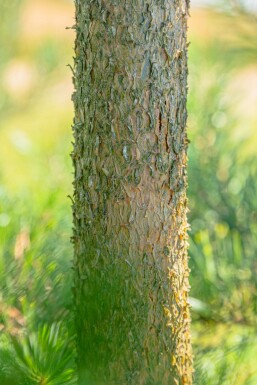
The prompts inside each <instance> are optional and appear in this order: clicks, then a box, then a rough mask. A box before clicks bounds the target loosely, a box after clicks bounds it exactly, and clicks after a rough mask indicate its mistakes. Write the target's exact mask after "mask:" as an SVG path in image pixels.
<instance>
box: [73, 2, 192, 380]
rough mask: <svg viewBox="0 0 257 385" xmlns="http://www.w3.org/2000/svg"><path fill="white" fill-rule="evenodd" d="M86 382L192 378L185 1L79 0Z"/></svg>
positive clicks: (78, 262)
mask: <svg viewBox="0 0 257 385" xmlns="http://www.w3.org/2000/svg"><path fill="white" fill-rule="evenodd" d="M75 5H76V25H75V28H76V42H75V72H74V86H75V92H74V95H73V101H74V107H75V118H74V126H73V132H74V149H73V154H72V158H73V163H74V169H75V177H74V204H73V217H74V234H73V242H74V271H75V303H76V322H77V331H78V341H77V342H78V368H79V377H80V384H83V385H96V384H97V385H123V384H124V385H129V384H131V385H182V384H183V385H190V384H192V354H191V344H190V330H189V327H190V315H189V304H188V291H189V283H188V276H189V269H188V255H187V246H188V245H187V227H188V225H187V218H186V214H187V199H186V187H187V177H186V162H187V155H186V152H187V136H186V120H187V112H186V98H187V40H186V30H187V11H188V3H187V2H186V1H185V0H124V1H121V0H93V1H90V0H76V1H75Z"/></svg>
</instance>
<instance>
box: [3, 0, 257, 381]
mask: <svg viewBox="0 0 257 385" xmlns="http://www.w3.org/2000/svg"><path fill="white" fill-rule="evenodd" d="M8 4H9V2H6V1H3V2H1V5H0V11H1V12H2V14H4V15H5V18H4V23H3V27H2V28H3V33H2V34H1V36H0V39H1V44H2V45H3V47H4V52H5V54H4V55H3V56H2V57H1V62H0V72H1V75H2V78H3V86H4V87H3V88H4V91H3V93H2V95H1V97H0V106H1V118H0V120H1V130H0V136H1V138H0V139H1V144H2V149H1V152H0V309H1V316H0V383H1V384H3V385H26V384H27V385H31V384H44V385H50V384H51V385H54V384H65V383H66V384H72V383H74V381H75V380H76V375H75V363H74V344H73V336H74V329H73V315H72V314H73V313H72V269H71V265H72V262H71V259H72V247H71V244H70V236H71V232H72V229H71V227H72V224H71V210H70V199H69V198H68V195H71V194H72V168H71V161H70V158H69V153H70V151H71V144H70V143H71V140H72V139H71V129H70V126H71V121H72V114H73V112H72V104H71V101H70V95H71V93H72V86H71V73H70V70H69V69H68V68H67V67H66V64H68V63H71V61H72V59H71V58H72V46H73V36H72V32H71V31H70V30H68V31H67V30H65V26H67V14H69V15H70V24H69V25H70V26H71V25H72V24H73V20H72V17H73V8H72V3H71V2H69V1H66V2H63V3H60V2H58V1H57V0H53V1H52V2H51V4H50V2H48V1H45V2H43V1H38V2H37V5H35V3H34V2H32V1H31V0H27V1H26V2H23V1H18V0H17V1H16V2H15V7H10V6H9V5H8ZM35 7H39V9H41V8H40V7H42V10H41V21H40V23H39V25H40V28H41V30H40V28H39V30H38V31H37V34H35V36H34V35H33V34H31V33H30V34H28V30H27V29H26V28H27V25H28V24H29V25H30V24H31V25H33V17H35V15H38V13H36V11H35ZM48 7H50V8H51V14H52V13H54V12H55V13H56V14H59V15H60V18H59V19H58V20H59V21H58V22H59V23H62V20H63V25H62V27H60V24H59V26H58V31H60V30H61V28H62V32H61V33H60V32H58V33H56V34H53V33H52V34H50V33H49V30H51V29H52V30H53V31H54V30H55V31H56V29H54V23H53V25H52V24H51V25H50V24H49V23H50V22H49V19H48V16H49V15H48V13H49V12H48ZM50 8H49V9H50ZM32 10H33V12H32ZM33 15H34V16H33ZM203 16H204V17H203ZM62 17H63V19H62ZM218 17H219V19H217V18H218ZM237 17H238V16H237ZM245 17H247V15H245V14H244V16H243V19H242V20H243V21H242V23H243V25H244V23H245V21H244V20H245ZM31 18H32V19H31ZM199 18H200V20H201V24H199V22H198V21H199V20H198V19H199ZM47 20H48V22H49V23H48V24H47ZM197 20H198V21H197ZM205 20H206V23H207V22H208V23H207V24H206V25H205V24H204V23H205ZM214 20H215V23H216V21H217V20H218V22H219V23H220V24H219V26H220V27H219V28H221V29H220V31H223V32H222V33H219V37H217V33H216V31H215V25H217V24H215V23H214ZM227 20H228V16H227V14H226V15H222V14H215V15H213V14H212V13H209V12H207V11H201V10H199V11H197V12H196V11H193V12H192V17H191V21H190V29H189V31H190V40H191V46H190V51H189V73H190V77H189V89H190V92H189V101H188V109H189V122H188V126H189V137H190V140H191V142H192V143H191V145H190V149H189V191H188V195H189V202H190V210H191V212H190V217H189V220H190V223H191V232H190V250H189V253H190V256H191V261H190V264H191V269H192V274H191V286H192V291H191V297H192V298H191V303H192V316H193V324H192V335H193V343H194V351H195V369H196V372H195V384H196V385H200V384H201V385H254V384H256V382H257V378H256V376H257V373H256V369H255V357H256V353H257V352H256V328H255V325H256V310H257V309H256V303H257V302H256V292H257V291H256V285H257V282H256V269H257V264H256V257H255V255H256V251H257V241H256V239H257V237H256V232H257V226H256V216H257V200H256V199H257V198H256V196H257V194H256V190H257V178H256V166H255V155H254V151H255V148H256V142H257V137H256V134H255V133H254V129H255V125H256V120H257V117H256V114H252V113H251V106H252V105H253V97H254V93H253V92H252V91H251V90H252V88H253V84H252V82H251V79H252V76H253V74H256V73H257V69H256V68H255V67H254V66H253V64H252V63H253V59H252V58H254V57H255V56H254V52H255V51H254V50H255V48H254V43H253V41H254V39H253V36H254V34H255V30H254V27H252V28H250V27H249V25H252V24H251V23H250V22H249V23H248V27H247V34H248V35H249V34H250V36H251V39H249V38H248V37H247V40H248V41H249V42H251V48H250V51H249V50H247V47H248V46H247V44H243V42H244V41H245V40H243V37H242V36H243V35H242V36H241V35H240V36H241V37H240V45H239V44H237V45H235V42H236V41H238V34H240V32H238V29H237V28H236V27H235V23H234V19H231V18H230V19H229V20H230V23H231V28H230V34H231V36H232V38H233V39H232V41H233V47H232V48H233V49H228V47H229V41H230V40H229V39H231V36H227V34H226V32H225V31H226V23H227ZM236 20H237V21H240V20H241V19H239V18H237V19H236ZM212 21H213V23H212ZM28 22H29V23H28ZM222 23H223V24H222ZM25 24H26V25H25ZM237 24H238V23H237ZM10 26H11V27H12V30H13V34H12V44H9V43H10V42H8V41H7V39H6V38H4V36H6V31H7V29H8V28H9V27H10ZM47 26H48V27H47ZM199 26H200V27H199ZM222 26H223V27H222ZM25 27H26V28H25ZM44 28H45V29H44ZM201 28H202V29H201ZM222 28H223V29H222ZM240 28H241V27H240ZM248 35H247V36H248ZM225 42H226V44H225ZM235 46H236V47H237V49H239V47H241V51H240V52H241V55H240V56H239V57H238V56H237V54H235V52H236V50H235ZM228 55H230V56H228ZM228 57H229V58H231V60H228ZM237 58H238V59H237ZM250 65H251V67H249V66H250ZM13 71H14V72H13ZM15 71H16V72H15ZM17 71H18V73H20V74H21V75H20V81H19V82H18V81H17V82H16V83H15V84H14V85H13V83H12V82H11V81H10V74H11V75H12V74H13V73H17ZM250 75H251V76H250ZM12 76H13V75H12ZM24 79H25V80H26V82H25V83H26V87H25V86H24V82H23V80H24ZM247 82H248V83H247ZM245 84H248V85H249V87H250V88H249V90H248V88H247V90H246V91H244V90H245V88H244V87H243V85H245ZM235 87H237V88H235ZM240 87H241V88H240ZM235 90H237V92H235ZM242 92H245V93H243V94H242ZM237 93H240V98H237ZM242 98H243V99H244V103H245V106H246V107H245V108H244V109H243V110H242V109H240V105H241V103H242ZM251 103H252V104H251ZM247 108H248V109H247ZM254 143H255V144H254ZM252 149H254V151H253V150H252ZM46 352H47V353H46ZM50 352H51V354H50Z"/></svg>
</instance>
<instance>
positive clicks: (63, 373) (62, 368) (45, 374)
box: [12, 323, 75, 385]
mask: <svg viewBox="0 0 257 385" xmlns="http://www.w3.org/2000/svg"><path fill="white" fill-rule="evenodd" d="M12 344H13V347H14V350H15V353H16V360H17V364H18V367H19V369H20V370H21V372H23V373H24V376H25V378H26V379H27V380H28V381H29V382H30V383H31V384H42V385H62V384H73V383H75V379H74V375H73V370H72V364H73V356H74V352H73V350H72V348H71V347H70V346H69V344H70V341H69V339H68V334H67V332H66V333H65V332H63V330H61V328H60V324H55V323H54V324H52V325H51V326H50V327H49V326H47V325H43V326H42V327H41V328H39V330H38V332H37V333H35V332H32V333H29V334H28V335H27V336H26V337H23V338H17V337H12Z"/></svg>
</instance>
